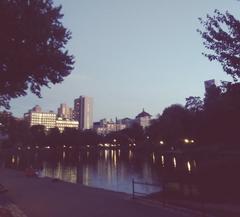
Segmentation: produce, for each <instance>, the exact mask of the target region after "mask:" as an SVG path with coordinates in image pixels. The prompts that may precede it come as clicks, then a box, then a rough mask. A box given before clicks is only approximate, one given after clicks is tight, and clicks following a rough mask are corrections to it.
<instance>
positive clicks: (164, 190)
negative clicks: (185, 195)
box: [162, 180, 166, 207]
mask: <svg viewBox="0 0 240 217" xmlns="http://www.w3.org/2000/svg"><path fill="white" fill-rule="evenodd" d="M165 187H166V186H165V181H164V180H163V181H162V199H163V206H164V207H165V206H166V189H165Z"/></svg>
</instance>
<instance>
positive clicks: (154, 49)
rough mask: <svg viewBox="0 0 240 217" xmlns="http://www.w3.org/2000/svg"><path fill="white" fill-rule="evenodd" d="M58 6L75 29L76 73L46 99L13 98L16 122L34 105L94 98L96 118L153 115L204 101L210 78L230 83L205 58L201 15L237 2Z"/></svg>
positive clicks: (48, 106) (54, 105)
mask: <svg viewBox="0 0 240 217" xmlns="http://www.w3.org/2000/svg"><path fill="white" fill-rule="evenodd" d="M54 2H55V5H59V4H62V6H63V9H62V12H63V14H64V18H63V20H62V21H63V23H64V25H66V27H68V28H69V30H70V31H72V40H71V41H70V43H69V45H68V47H67V48H68V49H69V51H70V52H71V53H73V55H74V56H75V59H76V64H75V70H74V71H73V72H72V74H71V75H70V76H68V77H67V78H66V79H65V80H64V81H63V83H62V84H59V85H54V86H52V88H51V89H47V88H44V89H43V91H42V96H43V98H42V99H38V98H37V97H36V96H33V95H32V94H29V95H27V96H26V97H21V98H18V99H15V100H12V102H11V110H10V111H11V112H13V114H14V115H15V116H17V117H21V116H23V113H24V112H26V111H27V109H28V108H31V107H33V106H34V105H36V104H39V105H41V106H42V107H44V108H45V109H46V110H54V109H55V108H57V106H58V105H59V103H60V102H65V103H67V104H68V105H69V106H70V107H72V106H73V104H72V102H73V100H74V99H75V98H76V97H78V96H79V95H91V96H92V97H93V98H94V99H95V101H94V104H95V106H94V108H95V111H96V112H95V113H94V118H93V120H94V121H96V120H99V119H101V118H104V117H106V118H108V119H109V118H111V117H119V118H123V117H129V116H130V117H133V116H134V115H135V114H137V113H139V111H140V110H141V109H142V108H143V107H144V108H145V109H146V110H147V111H148V112H149V113H150V114H152V115H153V116H155V115H157V114H159V113H162V111H163V109H164V108H166V107H168V106H170V105H171V104H175V103H180V104H183V105H184V103H185V98H187V97H189V96H191V95H193V96H201V97H203V95H204V92H205V89H204V81H205V80H209V79H216V80H231V78H230V77H228V76H226V75H225V73H224V72H223V71H222V68H221V66H220V64H217V63H213V62H209V61H208V59H207V58H205V57H204V56H202V54H201V52H204V47H203V45H202V39H201V36H200V35H199V34H198V33H197V32H196V29H197V28H200V29H201V26H200V24H199V21H198V17H205V16H206V14H207V13H210V14H212V13H213V10H214V9H219V10H220V11H225V10H229V11H230V12H231V13H233V14H236V12H237V9H238V7H239V6H240V5H239V3H238V2H237V1H234V0H232V1H229V0H228V1H227V0H222V1H219V0H212V1H211V2H209V1H207V0H203V1H201V2H199V1H196V2H195V1H190V0H184V1H181V2H177V1H176V2H173V1H171V2H169V1H166V0H162V1H155V0H150V1H146V0H140V1H135V0H131V1H125V0H124V1H108V0H103V1H101V3H100V2H98V1H96V0H92V1H85V0H83V1H79V2H77V3H76V2H75V1H72V0H70V1H66V0H57V1H54ZM188 9H189V10H188ZM182 11H187V12H186V13H184V14H183V13H182ZM122 15H124V16H122Z"/></svg>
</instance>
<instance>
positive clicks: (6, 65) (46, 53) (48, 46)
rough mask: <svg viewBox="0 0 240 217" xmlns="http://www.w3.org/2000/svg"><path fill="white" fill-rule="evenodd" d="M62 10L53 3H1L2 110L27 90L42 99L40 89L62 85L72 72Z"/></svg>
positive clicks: (36, 0)
mask: <svg viewBox="0 0 240 217" xmlns="http://www.w3.org/2000/svg"><path fill="white" fill-rule="evenodd" d="M62 17H63V14H61V6H59V7H55V6H53V1H52V0H1V1H0V26H1V33H0V47H1V49H0V72H1V75H0V106H3V107H5V108H9V101H10V100H11V99H12V98H16V97H19V96H24V95H26V94H27V90H28V88H30V90H31V92H32V93H34V94H36V95H37V96H39V97H40V96H41V87H42V86H47V87H49V84H51V83H53V84H56V83H59V82H62V81H63V78H64V77H65V76H67V75H69V74H70V72H71V70H72V69H73V63H74V62H73V56H71V55H69V54H68V51H67V50H66V49H65V45H66V44H67V42H68V40H69V39H70V38H71V34H70V32H69V31H68V30H67V29H66V28H65V27H64V26H63V25H62V23H61V22H60V19H61V18H62Z"/></svg>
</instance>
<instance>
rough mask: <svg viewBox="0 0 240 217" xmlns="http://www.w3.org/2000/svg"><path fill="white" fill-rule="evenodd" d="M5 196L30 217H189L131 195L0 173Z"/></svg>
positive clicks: (8, 170)
mask: <svg viewBox="0 0 240 217" xmlns="http://www.w3.org/2000/svg"><path fill="white" fill-rule="evenodd" d="M0 183H1V184H3V185H4V186H5V187H6V188H8V190H9V191H8V192H7V193H6V196H7V197H8V198H10V199H11V201H13V203H14V204H17V206H18V207H19V208H20V210H22V211H23V212H24V213H25V214H26V215H27V216H29V217H49V216H51V217H67V216H70V217H79V216H81V217H89V216H91V217H92V216H96V217H112V216H114V217H122V216H125V217H146V216H149V217H159V216H164V217H175V216H179V217H186V216H189V214H187V213H186V212H182V211H178V210H175V209H171V208H168V209H166V208H164V207H161V206H152V204H146V203H144V204H143V203H140V202H139V201H137V200H131V198H130V197H131V195H130V194H126V193H120V192H115V191H110V190H105V189H99V188H93V187H89V186H83V185H81V184H74V183H67V182H63V181H59V182H58V181H57V182H52V179H51V178H48V177H45V178H29V177H26V176H25V175H24V173H23V172H21V171H15V170H11V169H3V168H1V169H0Z"/></svg>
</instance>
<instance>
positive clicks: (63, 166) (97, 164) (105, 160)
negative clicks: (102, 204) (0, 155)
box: [3, 149, 197, 194]
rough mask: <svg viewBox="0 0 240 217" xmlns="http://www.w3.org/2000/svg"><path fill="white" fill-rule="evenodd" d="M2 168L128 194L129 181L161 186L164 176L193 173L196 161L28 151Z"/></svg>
mask: <svg viewBox="0 0 240 217" xmlns="http://www.w3.org/2000/svg"><path fill="white" fill-rule="evenodd" d="M3 163H4V166H5V167H8V168H14V169H19V170H24V169H26V168H27V167H29V166H30V165H32V166H33V167H34V168H42V169H43V170H42V171H43V175H44V176H47V177H51V178H58V179H61V180H64V181H67V182H72V183H80V184H83V185H86V186H92V187H97V188H103V189H109V190H113V191H119V192H126V193H131V192H132V180H133V179H134V180H135V181H139V182H147V183H161V181H162V178H163V176H164V174H166V173H167V174H173V175H174V174H177V173H179V172H180V173H181V174H185V175H188V174H189V175H190V174H191V173H192V172H193V171H194V170H196V169H197V162H196V160H190V159H182V158H180V157H177V156H174V155H168V156H164V155H163V154H160V153H158V154H157V153H148V154H144V155H143V154H140V153H136V152H134V151H133V150H127V151H126V150H125V151H122V150H108V149H106V150H104V149H102V150H98V151H86V150H84V151H80V152H77V151H74V150H65V151H58V152H57V153H56V152H55V151H51V150H44V151H34V152H33V151H31V150H25V151H23V150H21V151H15V152H13V153H9V154H8V155H7V156H5V159H4V161H3ZM159 190H161V187H160V186H159V187H158V186H148V185H136V186H135V191H137V192H142V193H147V194H148V193H152V192H157V191H159Z"/></svg>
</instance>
